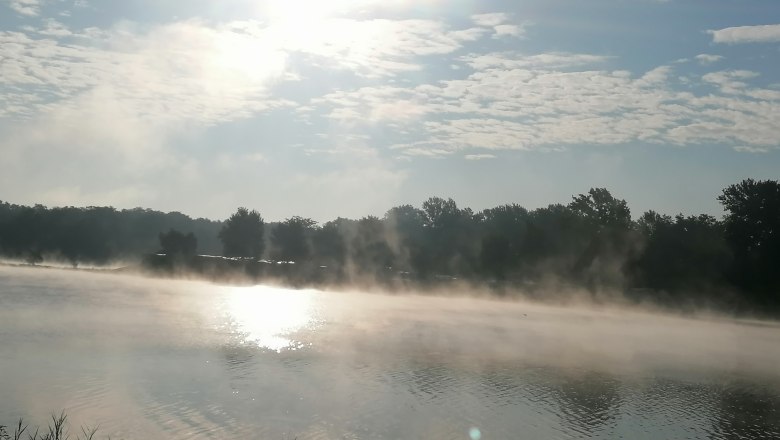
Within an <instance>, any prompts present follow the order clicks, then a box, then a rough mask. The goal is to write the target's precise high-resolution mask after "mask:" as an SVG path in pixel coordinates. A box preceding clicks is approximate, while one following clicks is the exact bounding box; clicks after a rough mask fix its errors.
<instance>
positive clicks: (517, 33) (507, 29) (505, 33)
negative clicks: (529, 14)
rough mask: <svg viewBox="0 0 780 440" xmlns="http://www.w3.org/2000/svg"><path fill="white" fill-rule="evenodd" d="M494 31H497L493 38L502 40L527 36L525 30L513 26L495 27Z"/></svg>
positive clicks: (501, 25)
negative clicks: (503, 38)
mask: <svg viewBox="0 0 780 440" xmlns="http://www.w3.org/2000/svg"><path fill="white" fill-rule="evenodd" d="M493 30H495V32H496V33H495V34H493V38H500V37H522V36H523V35H525V29H524V28H522V27H521V26H517V25H513V24H500V25H498V26H494V27H493Z"/></svg>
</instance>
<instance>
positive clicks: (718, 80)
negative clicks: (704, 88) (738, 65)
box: [702, 70, 759, 93]
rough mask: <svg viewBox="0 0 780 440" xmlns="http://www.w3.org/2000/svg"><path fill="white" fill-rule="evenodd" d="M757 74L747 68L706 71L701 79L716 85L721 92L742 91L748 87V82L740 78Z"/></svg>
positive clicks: (748, 77) (752, 76)
mask: <svg viewBox="0 0 780 440" xmlns="http://www.w3.org/2000/svg"><path fill="white" fill-rule="evenodd" d="M757 76H759V74H758V73H757V72H751V71H749V70H723V71H720V72H712V73H708V74H706V75H704V76H703V77H702V79H703V80H704V81H705V82H707V83H710V84H714V85H716V86H718V87H719V88H720V90H721V91H722V92H723V93H742V92H744V91H745V89H746V88H747V87H748V84H747V83H746V82H744V81H742V80H747V79H751V78H755V77H757Z"/></svg>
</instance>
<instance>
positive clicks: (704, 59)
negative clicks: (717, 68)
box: [694, 53, 723, 66]
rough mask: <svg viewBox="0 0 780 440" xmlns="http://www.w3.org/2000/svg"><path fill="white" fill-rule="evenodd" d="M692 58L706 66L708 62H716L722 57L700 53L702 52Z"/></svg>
mask: <svg viewBox="0 0 780 440" xmlns="http://www.w3.org/2000/svg"><path fill="white" fill-rule="evenodd" d="M694 59H696V61H698V62H699V64H701V65H702V66H708V65H710V64H713V63H716V62H718V61H720V60H722V59H723V57H722V56H720V55H710V54H706V53H702V54H699V55H696V56H695V57H694Z"/></svg>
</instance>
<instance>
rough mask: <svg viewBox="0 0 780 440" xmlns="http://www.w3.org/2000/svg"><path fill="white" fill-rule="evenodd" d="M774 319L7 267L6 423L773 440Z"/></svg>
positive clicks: (778, 397)
mask: <svg viewBox="0 0 780 440" xmlns="http://www.w3.org/2000/svg"><path fill="white" fill-rule="evenodd" d="M778 365H780V326H778V325H777V324H775V323H772V322H761V321H746V320H743V321H735V320H729V319H726V318H713V317H709V318H701V317H699V318H684V317H676V316H668V315H660V314H653V313H644V312H639V311H636V310H633V311H628V310H622V309H616V308H615V309H608V308H600V309H599V308H588V307H584V306H583V307H552V306H543V305H538V304H529V303H523V302H505V301H498V300H489V299H478V298H466V297H430V296H418V295H382V294H367V293H359V292H357V293H347V292H321V291H314V290H287V289H280V288H272V287H261V286H257V287H234V286H220V285H215V284H209V283H202V282H191V281H170V280H153V279H145V278H140V277H131V276H124V275H111V274H96V273H87V272H80V271H62V270H55V269H21V268H8V267H0V371H1V372H2V379H0V423H10V422H12V421H14V420H15V419H16V418H18V417H20V416H23V417H25V419H27V420H28V421H30V422H32V423H45V422H46V420H45V418H46V417H47V416H48V415H49V414H51V413H52V412H59V411H60V410H63V409H64V410H66V411H67V412H68V414H70V417H71V419H72V421H73V422H74V423H75V424H76V425H78V424H81V423H88V424H99V425H100V427H101V429H100V433H101V434H103V435H111V437H112V438H120V439H121V438H126V439H144V438H175V439H188V438H214V439H217V438H219V439H223V438H269V439H292V438H298V439H301V440H307V439H336V438H338V439H343V438H348V439H386V438H387V439H389V438H442V439H468V438H474V435H475V433H477V434H478V435H479V436H480V437H481V438H483V439H505V438H553V439H558V438H560V439H566V438H617V437H623V438H636V439H641V438H647V439H655V438H702V439H704V438H724V439H725V438H777V437H780V369H778V367H777V366H778Z"/></svg>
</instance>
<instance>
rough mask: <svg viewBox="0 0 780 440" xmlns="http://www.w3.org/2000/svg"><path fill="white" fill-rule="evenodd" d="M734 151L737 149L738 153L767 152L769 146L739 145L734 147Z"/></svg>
mask: <svg viewBox="0 0 780 440" xmlns="http://www.w3.org/2000/svg"><path fill="white" fill-rule="evenodd" d="M734 151H738V152H740V153H753V154H765V153H769V148H766V147H750V146H745V145H740V146H738V147H734Z"/></svg>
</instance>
